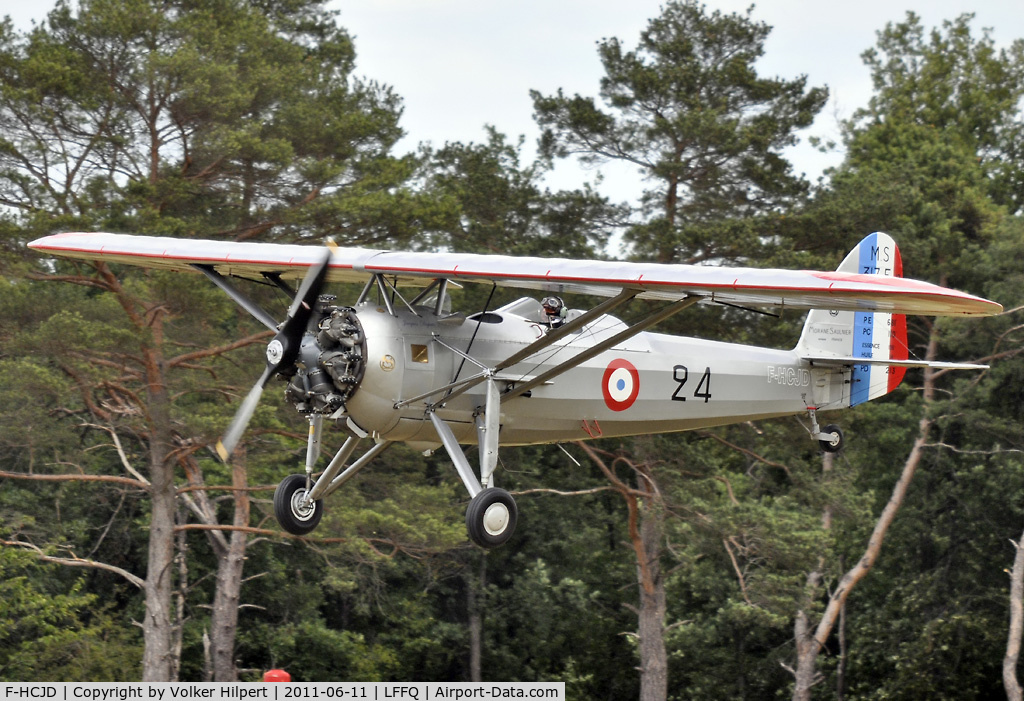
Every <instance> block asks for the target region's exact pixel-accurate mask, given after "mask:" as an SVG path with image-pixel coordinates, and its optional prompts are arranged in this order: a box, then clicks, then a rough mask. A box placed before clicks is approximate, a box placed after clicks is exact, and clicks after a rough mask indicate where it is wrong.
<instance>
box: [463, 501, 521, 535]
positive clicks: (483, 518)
mask: <svg viewBox="0 0 1024 701" xmlns="http://www.w3.org/2000/svg"><path fill="white" fill-rule="evenodd" d="M518 518H519V510H518V509H517V508H516V501H515V499H513V498H512V495H511V494H509V493H508V492H506V491H505V490H504V489H499V488H498V487H491V488H489V489H485V490H483V491H482V492H480V493H479V494H477V495H476V496H475V497H473V500H472V501H471V502H469V508H468V509H466V530H468V531H469V539H470V540H472V541H473V542H474V543H476V544H477V545H479V546H480V547H482V548H496V547H498V546H499V545H502V544H503V543H505V542H506V541H507V540H508V539H509V538H511V537H512V533H513V532H514V531H515V530H516V521H517V520H518Z"/></svg>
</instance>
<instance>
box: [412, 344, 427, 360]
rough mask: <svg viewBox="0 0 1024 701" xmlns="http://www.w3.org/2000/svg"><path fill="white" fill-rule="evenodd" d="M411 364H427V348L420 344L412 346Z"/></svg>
mask: <svg viewBox="0 0 1024 701" xmlns="http://www.w3.org/2000/svg"><path fill="white" fill-rule="evenodd" d="M412 362H414V363H429V362H430V353H429V352H428V350H427V346H425V345H423V344H420V343H413V344H412Z"/></svg>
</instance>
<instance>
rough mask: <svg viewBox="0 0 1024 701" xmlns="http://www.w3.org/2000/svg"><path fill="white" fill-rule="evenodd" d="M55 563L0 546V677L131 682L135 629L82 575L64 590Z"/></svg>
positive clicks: (135, 662) (136, 661) (135, 653)
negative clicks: (44, 562)
mask: <svg viewBox="0 0 1024 701" xmlns="http://www.w3.org/2000/svg"><path fill="white" fill-rule="evenodd" d="M58 569H60V568H59V567H57V566H55V565H39V564H36V562H35V557H34V556H33V555H32V554H30V553H28V552H19V551H17V550H14V549H11V548H0V601H3V607H2V608H0V679H2V680H3V681H8V682H24V681H131V680H132V679H134V678H136V675H137V671H136V670H137V669H138V666H139V660H140V652H141V651H140V648H139V644H138V634H137V633H135V632H134V631H133V630H132V629H131V628H130V627H128V628H125V627H124V626H123V625H122V624H121V623H120V622H119V621H118V620H117V619H116V618H115V617H114V616H113V615H112V614H111V612H110V611H109V610H106V609H105V608H104V607H103V606H102V605H101V604H100V601H99V597H98V596H97V595H96V594H92V593H87V592H85V591H83V588H84V587H83V584H84V582H83V581H82V580H78V581H75V582H74V583H72V584H71V586H70V587H68V588H67V589H66V591H63V590H62V589H63V587H61V586H60V585H61V583H62V582H61V581H60V579H59V578H57V577H54V575H55V574H57V570H58Z"/></svg>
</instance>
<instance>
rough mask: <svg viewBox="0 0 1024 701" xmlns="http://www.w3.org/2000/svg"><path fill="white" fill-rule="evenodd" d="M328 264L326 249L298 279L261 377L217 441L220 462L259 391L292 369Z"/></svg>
mask: <svg viewBox="0 0 1024 701" xmlns="http://www.w3.org/2000/svg"><path fill="white" fill-rule="evenodd" d="M330 262H331V249H330V248H328V249H327V250H326V252H325V253H324V256H323V258H322V259H321V260H320V261H319V262H318V263H316V264H315V265H313V266H311V267H310V268H309V271H308V272H307V273H306V277H304V278H303V279H302V285H301V286H300V287H299V289H298V291H297V292H296V293H295V298H294V299H293V300H292V303H291V306H290V307H289V308H288V316H287V317H286V318H285V320H284V323H283V324H281V325H280V327H278V331H277V334H276V335H275V336H274V338H273V339H272V340H271V341H270V343H268V344H267V366H266V368H264V370H263V374H262V375H260V378H259V379H258V380H256V384H255V385H253V387H252V389H251V390H249V393H248V394H247V395H246V396H245V399H244V400H242V404H241V406H239V407H238V411H237V412H235V417H234V418H233V419H232V420H231V424H230V425H229V426H228V428H227V430H226V431H225V432H224V435H223V436H222V437H221V439H220V440H219V441H217V446H216V450H217V455H219V456H220V459H221V460H223V461H224V462H227V461H228V458H230V457H231V454H232V453H233V452H234V451H235V448H236V447H237V446H238V442H239V441H240V440H241V439H242V434H244V433H245V429H246V428H247V427H248V426H249V421H250V420H251V419H252V415H253V414H254V413H256V407H257V406H258V405H259V403H260V397H261V396H262V395H263V388H264V387H266V385H267V383H268V382H269V381H270V378H272V377H273V376H274V375H276V374H278V373H280V372H282V371H285V370H288V369H290V368H292V367H294V366H295V359H296V358H297V357H298V355H299V349H300V348H301V346H302V336H303V334H305V333H306V328H307V327H308V326H309V320H310V318H311V317H312V316H313V309H314V306H315V305H316V300H317V298H318V297H319V296H320V292H321V290H323V287H324V282H325V281H326V279H327V270H328V266H329V264H330Z"/></svg>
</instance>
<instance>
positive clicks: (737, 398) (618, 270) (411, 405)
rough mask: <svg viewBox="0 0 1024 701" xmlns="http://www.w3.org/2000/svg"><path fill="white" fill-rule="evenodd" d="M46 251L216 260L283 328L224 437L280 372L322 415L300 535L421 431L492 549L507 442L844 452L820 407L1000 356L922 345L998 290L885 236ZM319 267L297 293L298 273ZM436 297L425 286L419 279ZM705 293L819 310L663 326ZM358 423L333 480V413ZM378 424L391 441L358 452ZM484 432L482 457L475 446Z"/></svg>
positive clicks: (160, 243) (475, 531) (291, 527)
mask: <svg viewBox="0 0 1024 701" xmlns="http://www.w3.org/2000/svg"><path fill="white" fill-rule="evenodd" d="M30 246H31V247H32V248H35V249H37V250H39V251H42V252H44V253H48V254H53V255H57V256H62V257H69V258H79V259H86V260H96V261H105V262H113V263H127V264H132V265H143V266H147V267H153V268H162V269H169V270H175V271H183V272H191V273H202V274H203V275H205V276H206V277H207V278H209V279H210V280H211V281H212V282H213V283H214V284H216V285H217V286H219V287H220V288H221V289H223V290H224V291H225V292H226V293H227V294H229V295H230V296H231V297H232V298H233V299H235V301H237V302H238V303H239V304H240V305H242V306H243V307H244V308H245V309H246V310H247V311H249V312H250V313H251V314H252V315H253V316H254V317H255V318H256V319H257V320H259V321H260V322H262V323H263V324H265V325H266V326H267V328H269V329H270V330H272V331H273V332H274V334H275V335H274V338H273V339H272V340H271V341H270V343H269V344H268V346H267V353H266V357H267V360H266V367H265V368H264V371H263V374H262V376H261V377H260V378H259V380H257V382H256V384H255V385H254V386H253V388H252V390H251V391H250V392H249V394H248V395H247V396H246V397H245V399H244V400H243V401H242V403H241V405H240V407H239V409H238V411H237V413H236V415H235V418H234V420H233V421H232V423H231V424H230V425H229V426H228V428H227V429H226V431H225V433H224V435H223V437H222V439H221V441H220V442H219V443H218V444H217V452H218V454H219V455H220V457H221V458H222V459H224V460H225V461H226V460H228V459H229V458H230V455H231V453H232V452H233V451H234V449H235V447H236V446H237V445H238V443H239V442H240V441H241V439H242V436H243V433H244V431H245V429H246V427H247V425H248V423H249V420H250V419H251V418H252V416H253V413H254V412H255V409H256V405H257V403H258V402H259V399H260V396H261V394H262V392H263V388H264V386H265V385H266V384H267V383H268V382H269V380H270V379H271V378H273V377H280V378H282V379H284V380H286V381H287V385H286V390H285V396H286V398H287V399H288V401H290V402H291V403H292V404H293V405H294V406H295V408H296V409H297V410H298V411H299V412H300V413H302V414H303V415H305V416H306V417H307V419H308V421H309V427H310V430H309V439H308V447H307V455H306V465H305V468H306V469H305V472H304V474H293V475H289V476H288V477H286V478H285V479H284V480H283V481H282V482H281V484H280V485H279V487H278V489H277V492H276V493H275V497H274V507H275V514H276V516H277V518H278V521H279V522H280V523H281V525H282V527H284V528H285V530H287V531H289V532H291V533H294V534H304V533H308V532H310V531H311V530H312V529H313V528H315V526H316V525H317V523H318V522H319V520H320V518H321V516H322V513H323V499H324V497H326V496H327V495H329V494H330V493H332V492H333V491H335V490H336V489H338V488H339V487H340V486H341V485H343V484H344V483H345V482H347V481H348V480H349V479H351V478H352V477H353V476H354V475H355V474H357V473H358V472H359V471H360V470H361V469H362V468H363V467H364V466H365V465H367V464H369V463H370V462H371V461H372V460H373V459H374V458H375V457H376V456H378V455H379V454H380V453H381V452H382V451H383V450H385V449H386V448H387V447H388V446H390V445H392V444H393V443H395V442H404V443H407V444H409V445H411V446H413V447H415V448H417V449H420V450H424V451H428V450H434V449H437V448H438V447H441V446H443V447H444V449H445V450H446V451H447V453H448V455H449V456H450V457H451V459H452V462H453V463H454V465H455V467H456V469H457V471H458V473H459V476H460V478H461V479H462V481H463V483H464V484H465V486H466V489H467V491H468V492H469V494H470V496H471V497H472V499H471V501H470V504H469V508H468V509H467V513H466V524H467V528H468V531H469V535H470V538H471V539H472V540H473V541H474V542H475V543H477V544H479V545H481V546H484V547H493V546H495V545H499V544H501V543H503V542H505V541H506V540H507V539H508V538H509V537H510V535H511V534H512V531H513V530H514V528H515V524H516V518H517V511H516V505H515V501H514V500H513V498H512V496H511V495H510V494H509V493H508V492H507V491H505V490H503V489H500V488H498V487H496V486H495V485H494V470H495V467H496V465H497V456H498V447H499V444H504V445H523V444H534V443H557V442H562V441H572V440H579V439H589V438H597V437H602V436H608V437H610V436H626V435H637V434H648V433H664V432H670V431H685V430H692V429H697V428H706V427H711V426H718V425H724V424H730V423H736V422H740V421H749V420H756V419H763V418H769V417H775V416H787V415H794V414H800V413H804V412H806V413H808V414H809V416H810V420H811V429H810V433H811V436H812V437H813V438H814V439H816V440H818V441H819V443H820V445H821V447H822V449H824V450H838V449H839V447H840V446H841V443H842V433H841V431H840V430H839V429H838V427H836V426H826V427H824V428H820V427H819V426H818V423H817V418H816V415H817V411H819V410H823V409H838V408H845V407H850V406H854V405H856V404H859V403H861V402H865V401H869V400H871V399H874V398H876V397H880V396H882V395H884V394H886V393H888V392H891V391H892V390H893V389H895V387H896V386H897V385H899V383H900V380H901V379H902V377H903V373H904V372H905V371H906V368H907V367H914V366H931V367H950V368H975V369H976V368H983V367H984V366H981V365H968V364H957V363H939V362H934V361H919V360H912V359H910V358H909V349H908V347H907V338H906V320H905V317H904V315H905V314H908V313H909V314H926V315H953V316H985V315H989V314H994V313H998V312H999V311H1000V310H1001V307H1000V306H999V305H998V304H996V303H994V302H990V301H988V300H985V299H981V298H979V297H974V296H972V295H969V294H966V293H963V292H958V291H955V290H950V289H946V288H942V287H939V286H936V285H932V284H929V283H925V282H920V281H916V280H909V279H905V278H903V277H902V260H901V258H900V254H899V250H898V248H897V247H896V244H895V242H894V241H893V240H892V239H891V238H890V237H889V236H887V235H886V234H882V233H875V234H871V235H869V236H868V237H866V238H865V239H864V240H862V241H861V242H860V243H859V244H858V246H857V247H856V248H854V250H853V251H852V252H851V253H850V254H849V255H848V256H847V257H846V259H845V260H844V261H843V263H842V264H841V265H840V266H839V268H838V269H837V270H836V271H834V272H816V271H790V270H765V269H752V268H715V267H698V266H685V265H652V264H640V263H622V262H612V261H578V260H564V259H541V258H531V259H519V258H513V257H510V256H483V255H470V254H455V253H403V252H393V251H374V250H367V249H343V248H337V247H329V248H315V247H308V246H293V245H275V244H258V243H231V242H228V243H225V242H216V241H196V240H177V239H167V238H155V237H140V236H122V235H116V234H104V233H81V234H58V235H55V236H49V237H46V238H43V239H39V240H38V241H34V242H32V243H31V244H30ZM230 278H242V279H250V280H251V279H259V280H263V281H267V280H269V281H271V282H273V283H275V284H277V285H279V286H280V287H282V288H283V289H286V290H288V291H289V293H290V294H291V295H292V297H293V301H292V304H291V307H290V309H289V310H288V314H287V317H286V319H285V320H284V321H283V322H281V323H278V322H277V320H275V319H274V318H272V317H271V316H270V315H269V314H267V313H266V312H265V311H264V310H262V309H261V308H259V307H258V305H256V304H254V303H253V302H252V301H251V300H249V299H248V298H247V297H246V296H245V295H244V294H242V293H241V292H240V291H239V290H238V289H237V288H236V287H235V286H234V284H233V283H232V282H231V280H230ZM289 279H293V280H301V285H300V287H299V288H298V290H291V288H289V287H288V284H287V282H286V281H287V280H289ZM357 280H363V281H365V282H366V286H365V287H364V290H363V293H362V294H361V295H360V296H359V298H358V300H357V301H356V302H355V304H354V305H352V306H343V305H339V304H336V303H335V298H334V297H333V296H331V295H325V294H322V293H323V289H324V286H325V285H326V283H328V282H332V281H345V282H352V281H357ZM451 282H458V283H465V282H482V283H490V284H493V285H503V286H509V287H518V288H525V289H533V290H540V291H544V292H546V293H549V294H550V293H555V294H563V293H566V292H569V293H572V292H577V293H586V294H591V295H597V296H601V297H604V298H605V300H604V301H603V302H601V303H600V304H598V305H597V306H595V307H594V308H592V309H586V310H572V311H570V312H568V313H564V312H563V313H562V314H560V315H559V316H557V317H552V316H550V315H549V314H548V313H547V312H546V311H545V310H544V309H543V308H542V306H541V304H540V302H539V301H537V300H536V299H534V298H531V297H524V298H522V299H519V300H517V301H515V302H512V303H510V304H507V305H505V306H504V307H501V308H499V309H495V310H484V311H481V312H477V313H475V314H470V315H468V316H467V315H465V314H463V313H459V312H455V313H453V312H452V311H451V310H450V308H449V303H450V300H449V295H448V294H447V290H448V286H449V283H451ZM410 289H412V290H413V291H414V292H418V294H416V295H415V296H411V298H410V299H407V296H410V295H409V290H410ZM637 298H646V299H653V300H655V301H656V302H657V303H660V306H655V308H653V309H652V310H649V311H648V312H647V315H646V316H643V317H642V318H640V319H639V320H638V321H636V322H634V323H632V324H630V325H627V324H625V323H623V322H622V321H621V320H620V319H619V318H617V317H616V316H615V315H614V313H615V312H617V311H619V310H621V309H624V308H625V306H626V305H628V304H629V303H630V302H631V301H632V300H634V299H637ZM698 302H705V303H707V302H712V303H724V304H730V305H739V306H744V307H752V308H774V309H782V308H796V309H806V310H809V313H808V315H807V319H806V321H805V323H804V328H803V333H802V334H801V337H800V340H799V342H798V343H797V345H796V347H795V348H793V349H792V350H773V349H769V348H760V347H754V346H746V345H738V344H732V343H721V342H715V341H708V340H700V339H696V338H688V337H681V336H672V335H667V334H663V333H656V332H653V331H649V330H648V329H650V328H651V327H653V326H654V325H656V324H657V323H658V322H660V321H662V320H664V319H667V318H668V317H670V316H673V315H675V314H678V313H680V312H682V311H683V310H685V309H686V308H687V307H690V306H692V305H694V304H696V303H698ZM327 422H332V423H334V424H335V425H337V426H338V427H339V428H341V429H342V430H343V431H344V432H345V433H346V434H347V436H348V438H347V440H346V441H345V443H344V445H343V446H341V448H340V449H339V450H338V451H337V453H336V454H335V456H334V457H333V459H332V460H331V461H330V463H329V464H328V465H327V466H326V468H324V470H323V471H322V473H321V474H320V475H319V476H318V477H316V478H314V473H315V472H316V466H317V463H318V460H319V456H320V444H321V439H322V434H323V428H324V425H325V423H327ZM364 439H369V440H370V441H371V442H372V445H371V446H370V448H369V449H368V450H366V451H365V452H363V453H362V454H361V455H360V456H359V457H358V458H356V459H354V460H350V459H351V458H352V457H353V456H354V455H355V451H356V449H357V447H358V446H359V445H360V444H361V441H363V440H364ZM474 444H475V445H477V446H478V449H479V466H478V470H474V469H473V467H472V466H471V465H470V463H469V460H468V459H467V458H466V455H465V453H464V452H463V450H462V448H461V447H460V446H461V445H474Z"/></svg>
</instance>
